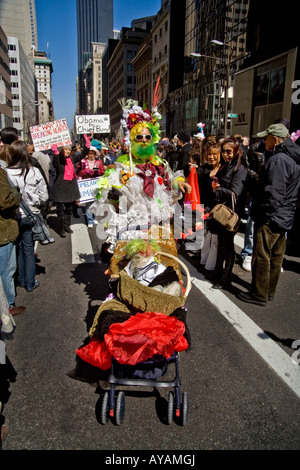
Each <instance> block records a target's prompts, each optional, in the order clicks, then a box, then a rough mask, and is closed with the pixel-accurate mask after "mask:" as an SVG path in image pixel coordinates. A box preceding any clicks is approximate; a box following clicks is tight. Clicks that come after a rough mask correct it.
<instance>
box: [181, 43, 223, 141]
mask: <svg viewBox="0 0 300 470" xmlns="http://www.w3.org/2000/svg"><path fill="white" fill-rule="evenodd" d="M190 56H191V57H194V58H195V59H199V58H202V57H204V58H207V59H214V60H216V61H218V62H220V63H221V64H223V65H226V63H225V61H224V60H222V59H220V58H219V57H215V56H212V55H205V54H201V53H199V52H191V53H190ZM206 96H215V97H218V117H217V131H218V132H219V127H220V94H208V95H206ZM213 119H214V118H213Z"/></svg>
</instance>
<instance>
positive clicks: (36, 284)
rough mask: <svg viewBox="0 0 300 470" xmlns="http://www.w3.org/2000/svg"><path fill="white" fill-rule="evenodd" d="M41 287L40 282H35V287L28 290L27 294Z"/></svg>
mask: <svg viewBox="0 0 300 470" xmlns="http://www.w3.org/2000/svg"><path fill="white" fill-rule="evenodd" d="M39 285H40V283H39V281H35V282H34V286H33V287H32V288H31V289H26V290H27V292H32V291H33V290H34V289H36V288H37V287H39Z"/></svg>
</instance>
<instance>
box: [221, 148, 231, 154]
mask: <svg viewBox="0 0 300 470" xmlns="http://www.w3.org/2000/svg"><path fill="white" fill-rule="evenodd" d="M222 153H227V154H229V155H230V154H232V153H233V150H232V149H224V150H222Z"/></svg>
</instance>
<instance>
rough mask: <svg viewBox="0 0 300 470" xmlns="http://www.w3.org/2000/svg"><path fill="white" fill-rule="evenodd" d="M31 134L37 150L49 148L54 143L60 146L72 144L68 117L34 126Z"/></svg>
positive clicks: (31, 128)
mask: <svg viewBox="0 0 300 470" xmlns="http://www.w3.org/2000/svg"><path fill="white" fill-rule="evenodd" d="M30 134H31V138H32V143H33V145H34V149H35V151H36V152H38V151H41V150H48V149H50V148H51V145H53V144H57V146H58V147H62V146H63V145H71V144H72V141H71V139H70V133H69V129H68V124H67V120H66V119H59V120H57V121H51V122H46V123H45V124H39V125H38V126H32V127H30Z"/></svg>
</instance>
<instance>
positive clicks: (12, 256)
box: [0, 242, 17, 308]
mask: <svg viewBox="0 0 300 470" xmlns="http://www.w3.org/2000/svg"><path fill="white" fill-rule="evenodd" d="M16 269H17V255H16V243H12V242H9V243H7V244H6V245H1V246H0V276H1V279H2V284H3V289H4V292H5V295H6V298H7V302H8V306H9V308H12V307H13V306H14V303H15V297H16V290H15V281H14V274H15V272H16Z"/></svg>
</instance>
